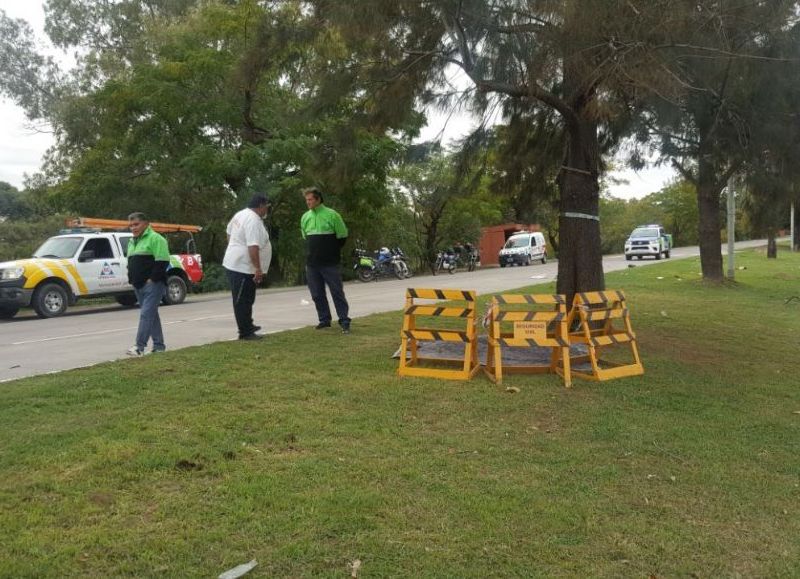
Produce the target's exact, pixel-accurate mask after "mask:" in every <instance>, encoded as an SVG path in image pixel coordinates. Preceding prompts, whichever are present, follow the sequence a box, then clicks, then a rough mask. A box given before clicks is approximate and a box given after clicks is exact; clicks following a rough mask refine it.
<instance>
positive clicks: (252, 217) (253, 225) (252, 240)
mask: <svg viewBox="0 0 800 579" xmlns="http://www.w3.org/2000/svg"><path fill="white" fill-rule="evenodd" d="M268 212H269V199H267V196H266V195H262V194H256V195H253V198H252V199H250V202H249V203H248V204H247V208H246V209H242V210H241V211H239V212H238V213H237V214H236V215H234V216H233V218H232V219H231V220H230V222H229V223H228V228H227V234H228V247H227V249H226V250H225V257H224V259H223V260H222V265H223V266H224V267H225V270H226V272H227V274H228V283H229V285H230V287H231V294H232V295H233V315H234V317H235V318H236V326H237V327H238V329H239V339H240V340H260V339H261V337H262V336H261V335H260V334H257V333H256V332H257V331H258V330H260V329H261V327H260V326H256V325H255V324H254V323H253V304H254V303H255V301H256V286H257V285H258V284H260V283H261V280H262V279H263V278H264V275H265V274H266V272H267V271H268V270H269V263H270V261H271V260H272V245H271V244H270V241H269V234H268V233H267V228H266V227H264V222H263V221H262V220H263V219H264V217H266V216H267V213H268Z"/></svg>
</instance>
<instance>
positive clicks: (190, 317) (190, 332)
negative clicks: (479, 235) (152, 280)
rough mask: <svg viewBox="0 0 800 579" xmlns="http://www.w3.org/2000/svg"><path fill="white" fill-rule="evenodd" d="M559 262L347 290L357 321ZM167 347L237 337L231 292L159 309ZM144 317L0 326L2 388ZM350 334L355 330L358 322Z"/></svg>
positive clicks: (294, 295)
mask: <svg viewBox="0 0 800 579" xmlns="http://www.w3.org/2000/svg"><path fill="white" fill-rule="evenodd" d="M764 243H765V242H764V241H749V242H741V243H738V244H737V249H744V248H747V247H753V246H759V245H764ZM696 255H698V248H697V247H683V248H677V249H674V250H673V251H672V257H673V259H674V258H685V257H692V256H696ZM658 263H663V262H662V261H655V260H652V259H644V260H641V261H638V260H636V261H634V262H633V264H635V265H636V266H637V267H639V266H645V265H652V264H658ZM603 267H604V268H605V271H607V272H608V271H614V270H619V269H624V268H625V267H627V262H626V261H625V258H624V257H623V256H622V255H612V256H607V257H606V258H604V260H603ZM556 268H557V264H556V263H554V262H549V263H547V264H546V265H538V264H537V265H532V266H530V267H511V268H503V269H501V268H488V269H485V270H479V271H475V272H472V273H467V272H463V271H459V272H458V273H456V274H454V275H448V274H445V275H439V276H437V277H435V278H434V277H432V276H415V277H414V278H412V279H411V280H403V281H401V280H381V281H378V282H373V283H367V284H365V283H361V282H353V283H348V284H346V290H345V291H346V294H347V298H348V300H349V302H350V315H351V316H352V317H353V318H358V317H360V316H366V315H369V314H373V313H377V312H386V311H392V310H399V309H401V308H402V307H403V301H404V297H405V289H406V288H407V287H409V286H413V287H440V288H460V289H474V290H477V292H478V293H479V294H485V293H492V292H498V291H503V290H509V289H514V288H519V287H523V286H527V285H532V284H536V283H541V282H545V281H550V280H553V279H555V277H556ZM160 312H161V320H162V324H163V325H164V334H165V336H166V341H167V347H168V348H169V349H173V350H174V349H178V348H186V347H189V346H198V345H202V344H208V343H211V342H218V341H222V340H231V339H234V338H235V336H236V329H235V324H234V320H233V311H232V308H231V303H230V297H229V295H228V294H209V295H197V296H189V298H188V300H187V301H186V302H185V303H184V304H181V305H180V306H173V307H164V308H161V309H160ZM138 317H139V312H138V310H136V309H126V308H121V307H119V306H117V305H113V306H112V305H109V306H100V307H83V308H81V307H76V308H73V309H71V310H70V311H69V312H68V313H67V314H66V315H65V316H62V317H60V318H55V319H50V320H41V319H38V318H36V317H35V316H34V315H33V314H32V313H25V314H22V313H21V314H20V315H18V317H16V318H14V319H13V320H2V321H0V382H4V381H7V380H14V379H17V378H22V377H25V376H34V375H37V374H45V373H50V372H58V371H61V370H67V369H70V368H78V367H81V366H88V365H92V364H97V363H99V362H106V361H109V360H115V359H119V358H124V357H125V355H124V353H125V350H127V349H128V348H129V347H130V346H131V344H132V340H133V337H134V335H135V333H136V325H137V322H138ZM254 318H255V320H256V323H257V324H259V325H261V326H262V327H263V328H264V329H265V331H266V332H268V333H272V332H280V331H282V330H289V329H294V328H300V327H303V326H309V325H313V324H316V322H317V319H316V313H315V311H314V306H313V304H312V303H311V299H310V297H309V295H308V290H306V288H304V287H300V288H291V289H282V290H263V291H261V292H259V296H258V298H257V299H256V305H255V309H254ZM353 331H354V332H357V331H358V322H354V324H353Z"/></svg>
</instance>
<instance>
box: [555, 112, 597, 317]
mask: <svg viewBox="0 0 800 579" xmlns="http://www.w3.org/2000/svg"><path fill="white" fill-rule="evenodd" d="M573 124H574V125H575V126H570V127H569V128H568V131H569V135H568V142H567V147H566V151H565V154H564V167H562V169H561V173H560V175H559V179H558V186H559V191H560V194H561V200H560V205H559V206H560V210H561V215H560V216H559V245H560V251H559V254H558V281H557V283H556V290H557V291H558V293H560V294H566V296H567V300H568V301H567V303H568V304H570V305H571V304H572V299H573V297H574V295H575V294H576V293H578V292H586V291H599V290H603V289H605V279H604V275H603V256H602V253H601V250H600V222H599V221H598V220H596V219H588V218H585V217H582V216H597V215H598V214H599V213H598V212H599V206H600V194H599V192H600V185H599V182H598V167H599V157H600V146H599V144H598V142H597V124H596V122H594V121H591V120H585V119H580V120H579V121H578V122H577V123H573Z"/></svg>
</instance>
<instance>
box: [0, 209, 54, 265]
mask: <svg viewBox="0 0 800 579" xmlns="http://www.w3.org/2000/svg"><path fill="white" fill-rule="evenodd" d="M63 226H64V218H63V217H62V216H58V215H50V216H45V217H40V218H37V219H31V220H11V219H7V220H5V221H0V261H10V260H13V259H24V258H26V257H30V256H31V255H33V252H34V251H36V248H37V247H39V246H40V245H41V244H42V243H43V242H44V240H45V239H47V238H48V237H50V236H52V235H57V234H58V231H59V229H61V228H62V227H63Z"/></svg>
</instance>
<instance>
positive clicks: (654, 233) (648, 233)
mask: <svg viewBox="0 0 800 579" xmlns="http://www.w3.org/2000/svg"><path fill="white" fill-rule="evenodd" d="M631 237H652V238H656V237H658V229H653V228H645V227H640V228H638V229H634V230H633V233H631Z"/></svg>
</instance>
